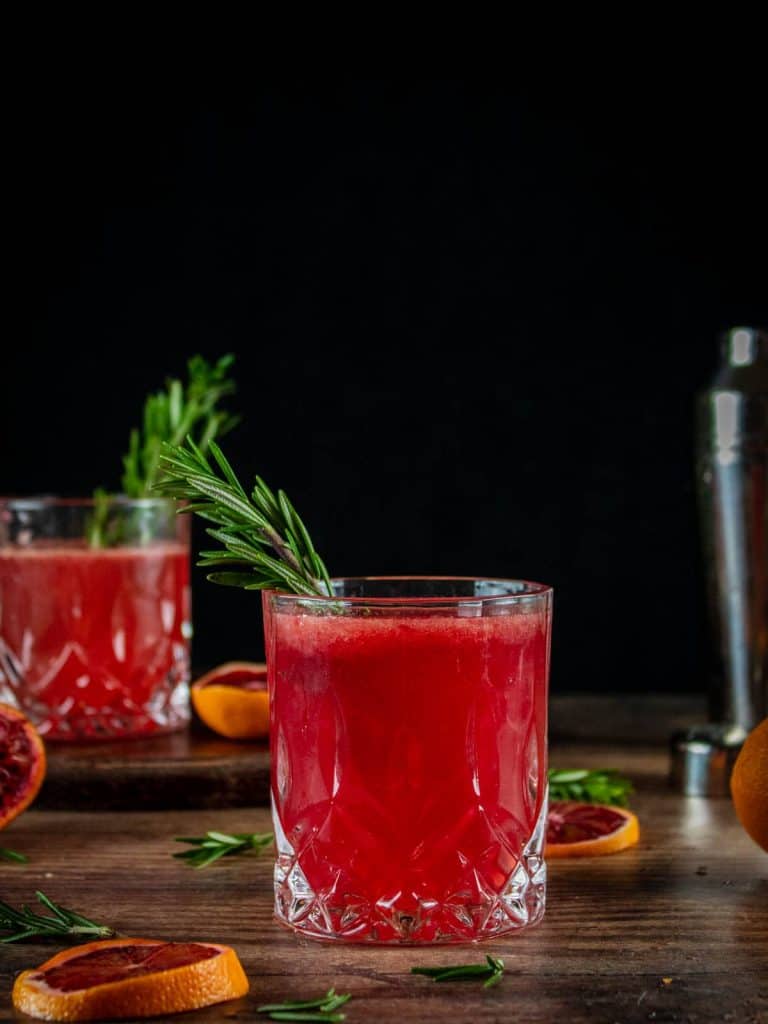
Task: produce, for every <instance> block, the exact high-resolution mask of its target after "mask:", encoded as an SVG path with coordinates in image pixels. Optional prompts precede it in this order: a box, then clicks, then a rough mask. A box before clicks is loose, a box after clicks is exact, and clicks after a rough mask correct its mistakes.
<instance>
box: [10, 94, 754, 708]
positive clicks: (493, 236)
mask: <svg viewBox="0 0 768 1024" xmlns="http://www.w3.org/2000/svg"><path fill="white" fill-rule="evenodd" d="M247 95H248V98H247V99H243V98H242V94H239V98H238V99H237V100H234V99H232V98H230V99H229V100H228V101H227V102H225V103H221V104H220V105H217V104H205V103H198V102H194V101H193V100H191V99H190V98H183V97H178V96H177V97H175V98H168V97H158V96H157V95H151V96H150V95H147V96H143V97H142V96H139V95H138V94H137V93H136V91H135V90H134V89H133V88H125V89H123V90H119V89H109V88H95V87H93V85H92V84H91V85H89V86H88V87H87V88H82V89H77V90H76V89H74V88H70V87H68V86H67V85H66V82H57V83H56V87H55V88H53V89H50V90H47V91H45V93H44V94H43V95H41V96H40V97H39V98H28V99H27V101H26V102H25V104H24V105H23V106H22V107H21V108H20V109H18V110H17V111H16V113H15V116H14V117H13V118H12V121H11V123H10V124H9V126H8V127H7V133H8V134H9V136H10V142H11V152H12V154H13V156H12V159H11V161H10V164H11V170H12V176H13V181H14V184H13V188H12V189H11V190H9V193H8V195H9V206H10V208H11V209H10V213H11V215H12V220H13V227H12V233H11V235H10V243H9V248H10V251H11V253H12V256H13V260H12V262H13V271H12V274H11V277H10V284H11V288H10V295H9V303H10V306H9V308H8V310H7V312H8V313H9V317H10V314H11V310H13V311H14V312H15V311H16V308H18V313H19V323H20V324H21V329H20V330H18V329H17V331H14V336H13V337H11V338H8V339H7V340H8V344H7V346H6V353H5V355H4V357H3V365H4V367H5V371H4V373H3V378H4V379H3V382H2V403H0V417H1V420H0V431H1V433H0V438H1V443H2V448H1V451H2V475H1V479H0V490H2V491H5V492H10V493H26V492H40V491H46V492H60V493H66V494H71V495H76V494H84V493H88V492H89V491H90V489H91V488H92V487H93V486H94V485H96V484H101V485H105V486H111V487H115V486H117V483H118V480H119V473H120V455H121V453H122V451H123V450H124V448H125V446H126V441H127V435H128V431H129V428H130V427H131V425H133V424H134V423H135V422H136V421H137V419H138V415H139V410H140V407H141V404H142V401H143V397H144V395H145V393H146V392H147V391H148V390H149V389H151V388H156V387H158V386H160V385H161V384H162V381H163V379H164V377H165V376H166V375H167V374H178V373H180V372H181V370H182V368H183V365H184V361H185V359H186V357H187V356H188V355H190V354H192V353H194V352H197V351H200V352H202V353H204V354H206V355H208V356H210V357H213V356H215V355H218V354H221V353H224V352H227V351H233V352H235V353H237V360H238V362H237V376H238V379H239V382H240V393H239V395H238V396H237V399H236V401H235V402H234V403H233V406H234V407H235V408H237V409H238V410H239V411H240V412H242V413H243V415H244V422H243V424H242V425H241V426H240V427H239V428H238V429H237V431H236V433H234V434H233V435H231V437H230V438H228V439H227V442H226V445H225V447H226V450H227V452H228V453H229V454H230V457H231V459H232V461H233V462H234V463H235V465H236V466H237V467H238V469H239V470H240V471H241V473H242V474H244V475H250V474H252V473H254V472H259V473H261V474H262V475H263V476H265V477H266V479H267V480H268V481H269V482H271V483H272V484H273V485H274V486H276V487H277V486H282V487H284V488H285V489H286V490H287V491H288V493H289V494H290V495H291V497H292V499H293V500H294V502H295V504H296V505H297V507H298V508H299V510H300V511H301V512H302V514H303V515H304V517H305V519H306V521H307V522H308V523H309V524H310V526H311V529H312V533H313V537H314V540H315V542H316V544H317V546H318V548H319V550H320V551H321V553H322V554H323V555H324V556H325V558H326V561H327V563H328V564H329V566H330V568H331V570H332V572H334V573H335V574H337V575H342V574H361V573H402V572H413V573H423V572H433V573H456V574H477V575H483V574H485V575H489V574H491V575H501V576H521V577H527V578H532V579H538V580H543V581H546V582H549V583H552V584H554V586H555V588H556V619H555V631H554V637H555V644H554V655H555V657H554V677H553V682H554V685H555V686H556V687H557V688H559V689H561V690H563V689H584V690H609V689H626V690H646V689H648V690H695V689H702V688H703V687H704V685H705V656H706V642H705V635H704V607H703V597H702V584H701V570H700V565H699V552H698V538H697V528H696V506H695V483H694V478H693V466H692V446H693V403H694V396H695V393H696V391H697V389H698V388H700V387H702V386H704V385H705V383H706V381H707V380H708V378H709V376H710V375H711V374H712V372H713V370H714V367H715V361H716V355H717V345H716V340H715V338H716V334H717V332H718V331H719V330H721V329H722V328H724V327H726V326H728V325H730V324H738V323H749V322H762V323H766V322H768V304H767V295H766V282H767V281H768V274H767V273H766V270H767V269H768V268H767V267H766V260H765V240H766V235H767V230H766V229H767V228H768V216H767V213H766V200H765V142H764V133H765V122H764V113H765V91H764V90H760V89H759V88H758V89H757V90H755V86H754V83H752V82H747V81H742V80H741V79H740V80H738V81H736V82H735V83H731V84H730V85H729V86H728V88H724V85H723V82H722V81H712V83H710V84H708V83H705V82H704V83H702V82H689V83H687V84H686V85H685V86H680V87H679V88H663V89H661V88H660V89H657V90H656V91H655V92H653V91H651V90H650V89H649V88H648V87H647V84H646V83H640V85H639V86H637V87H635V88H626V89H620V88H616V87H615V86H614V84H612V85H611V88H606V87H605V85H603V86H602V87H601V88H600V89H599V90H598V89H596V90H594V91H589V90H586V89H582V88H579V87H578V86H576V85H574V84H573V83H570V84H569V86H568V87H567V88H560V89H558V90H553V91H552V93H551V94H547V93H546V92H543V93H542V92H537V93H535V94H534V93H528V94H522V93H518V92H515V91H511V90H510V89H509V88H507V87H504V86H500V85H498V84H479V85H478V84H475V85H469V84H466V83H457V82H417V83H413V84H408V85H406V84H403V83H398V84H392V83H389V84H387V83H372V82H353V83H350V82H347V83H344V84H343V85H342V84H337V85H318V84H317V83H313V84H312V85H311V86H310V85H308V84H302V83H301V82H298V83H295V84H292V85H290V86H288V85H285V84H282V85H275V84H273V85H264V86H260V87H258V88H251V89H250V90H249V92H248V94H247ZM195 602H196V640H195V657H196V661H197V662H198V663H199V664H200V665H204V664H205V665H207V664H212V663H216V662H218V661H223V660H227V659H230V658H237V657H258V656H259V655H260V653H261V650H262V646H261V645H262V642H261V636H260V629H261V624H260V613H259V597H258V595H252V594H246V593H245V592H236V591H230V590H226V589H223V588H215V587H213V586H212V585H210V584H206V583H205V581H204V580H203V575H202V572H201V571H200V570H196V582H195Z"/></svg>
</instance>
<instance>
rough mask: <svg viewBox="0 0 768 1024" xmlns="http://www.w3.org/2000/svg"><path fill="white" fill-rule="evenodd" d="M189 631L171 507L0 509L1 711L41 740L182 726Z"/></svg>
mask: <svg viewBox="0 0 768 1024" xmlns="http://www.w3.org/2000/svg"><path fill="white" fill-rule="evenodd" d="M191 632H192V628H191V621H190V591H189V522H188V521H187V519H186V517H180V516H178V515H176V509H175V506H174V503H173V502H172V501H169V500H167V499H164V498H157V499H156V498H152V499H136V500H133V499H128V498H110V499H109V500H105V501H102V502H94V501H93V500H85V499H73V500H68V499H57V498H12V499H11V498H8V499H0V701H6V702H8V703H10V704H13V705H15V706H16V707H18V708H20V709H21V710H22V711H23V712H24V713H25V714H26V715H27V716H28V717H29V718H30V719H31V720H32V721H33V722H34V723H35V725H36V726H37V728H38V730H39V731H40V733H41V734H42V735H43V736H45V738H46V739H52V740H82V739H106V738H113V737H121V738H131V737H134V736H147V735H150V734H152V733H158V732H168V731H171V730H173V729H178V728H181V727H183V726H184V725H185V724H186V723H187V721H188V720H189V693H188V684H189V640H190V636H191Z"/></svg>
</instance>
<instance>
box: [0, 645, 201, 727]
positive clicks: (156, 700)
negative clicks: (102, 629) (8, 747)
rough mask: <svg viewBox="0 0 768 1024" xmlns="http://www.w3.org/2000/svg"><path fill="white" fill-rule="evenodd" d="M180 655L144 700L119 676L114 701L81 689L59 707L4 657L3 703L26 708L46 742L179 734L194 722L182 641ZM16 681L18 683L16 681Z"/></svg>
mask: <svg viewBox="0 0 768 1024" xmlns="http://www.w3.org/2000/svg"><path fill="white" fill-rule="evenodd" d="M0 654H2V651H0ZM174 655H175V659H176V660H175V662H174V664H173V667H172V668H171V669H170V670H169V671H168V672H167V674H166V675H165V677H164V678H162V679H161V681H160V682H157V681H155V682H154V684H153V686H152V688H151V694H150V696H149V697H148V698H147V697H146V696H144V699H142V700H138V699H137V698H136V693H135V688H133V687H131V686H130V685H128V684H126V683H122V682H120V681H119V680H114V681H111V682H110V685H109V687H108V689H109V690H110V691H111V692H110V697H111V700H110V701H109V703H105V702H103V701H102V702H99V703H98V704H96V703H95V702H94V704H90V705H89V704H88V702H87V700H86V699H83V697H82V696H81V694H80V693H78V692H77V691H75V693H76V696H72V695H69V696H67V695H65V696H62V697H61V699H59V700H57V702H56V704H55V705H51V704H49V703H48V702H46V701H44V700H42V699H41V698H40V697H39V696H34V695H33V694H32V693H31V692H30V687H28V686H25V685H24V681H23V679H20V678H19V677H18V676H11V674H10V673H5V674H4V673H3V671H2V668H3V660H2V659H0V702H3V703H6V704H10V705H11V706H12V707H16V708H18V709H19V711H21V712H23V713H24V714H25V715H26V716H27V718H29V720H30V721H31V722H32V723H33V725H34V726H35V727H36V728H37V731H38V732H39V733H40V735H41V736H43V737H44V738H45V740H46V741H48V740H52V741H55V742H75V743H76V742H82V741H90V740H116V739H141V738H143V737H148V736H157V735H161V734H162V733H169V732H176V731H177V730H179V729H183V728H185V727H186V726H187V725H188V724H189V720H190V710H189V660H188V656H187V652H186V648H184V647H183V646H181V645H177V647H176V650H175V651H174ZM6 664H7V659H6ZM12 680H15V683H16V685H11V682H12ZM141 689H142V690H143V691H144V694H146V691H147V689H148V685H147V684H146V683H143V684H142V686H141ZM84 692H85V691H84Z"/></svg>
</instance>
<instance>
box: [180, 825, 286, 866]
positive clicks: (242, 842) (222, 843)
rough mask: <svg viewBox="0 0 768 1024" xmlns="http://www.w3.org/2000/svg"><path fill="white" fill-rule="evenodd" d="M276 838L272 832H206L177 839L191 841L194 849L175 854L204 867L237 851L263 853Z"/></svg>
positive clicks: (192, 864) (181, 858)
mask: <svg viewBox="0 0 768 1024" xmlns="http://www.w3.org/2000/svg"><path fill="white" fill-rule="evenodd" d="M274 839H275V837H274V835H273V834H272V833H271V832H262V833H259V832H238V833H235V834H234V835H228V834H227V833H226V832H206V833H205V835H204V836H193V837H191V838H189V837H187V838H178V839H176V842H177V843H190V844H191V845H192V846H193V847H194V849H192V850H184V852H183V853H174V854H173V856H174V857H177V858H178V859H179V860H184V861H186V862H187V864H189V865H190V867H193V868H204V867H207V866H208V864H213V862H214V861H215V860H218V859H219V858H220V857H231V856H232V854H235V853H247V852H248V851H249V850H255V851H256V853H257V854H258V853H261V851H262V850H263V849H265V848H266V847H267V846H270V845H271V844H272V843H273V842H274Z"/></svg>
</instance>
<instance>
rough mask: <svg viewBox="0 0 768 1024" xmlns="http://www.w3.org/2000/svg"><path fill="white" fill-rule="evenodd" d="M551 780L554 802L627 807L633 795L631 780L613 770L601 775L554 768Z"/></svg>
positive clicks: (594, 772)
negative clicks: (562, 801)
mask: <svg viewBox="0 0 768 1024" xmlns="http://www.w3.org/2000/svg"><path fill="white" fill-rule="evenodd" d="M548 776H549V799H550V800H581V801H583V802H584V803H589V804H613V805H614V806H617V807H626V806H627V803H628V800H627V797H628V795H629V794H630V793H631V792H632V783H631V782H630V781H629V779H626V778H624V776H623V775H621V774H620V773H619V772H617V771H615V770H614V769H612V768H606V769H601V770H599V771H588V770H587V769H585V768H581V769H573V770H572V771H564V770H562V769H558V768H550V769H549V772H548Z"/></svg>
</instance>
